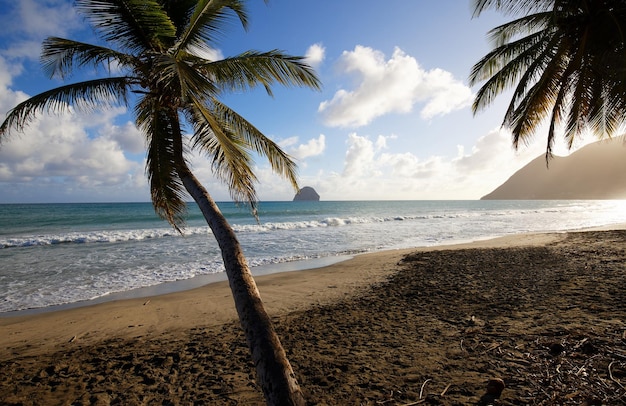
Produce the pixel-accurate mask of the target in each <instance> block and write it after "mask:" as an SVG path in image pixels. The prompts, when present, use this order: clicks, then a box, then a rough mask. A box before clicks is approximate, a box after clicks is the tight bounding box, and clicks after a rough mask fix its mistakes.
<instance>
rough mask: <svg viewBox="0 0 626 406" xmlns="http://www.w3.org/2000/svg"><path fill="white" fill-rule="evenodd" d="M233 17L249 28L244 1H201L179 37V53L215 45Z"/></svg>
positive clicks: (245, 27)
mask: <svg viewBox="0 0 626 406" xmlns="http://www.w3.org/2000/svg"><path fill="white" fill-rule="evenodd" d="M233 17H236V18H238V19H239V21H240V22H241V25H242V26H243V28H244V29H247V28H248V14H247V10H246V7H245V1H244V0H199V1H198V2H197V5H196V6H195V9H194V11H193V14H192V15H191V17H190V19H189V22H188V24H187V26H186V27H185V30H184V31H183V32H182V34H180V35H179V41H178V43H177V49H178V51H188V50H189V49H190V48H191V47H194V46H195V47H203V46H204V45H205V44H207V43H208V44H214V43H216V40H217V39H218V38H219V37H220V36H221V35H223V27H224V25H226V24H227V23H228V22H229V21H230V20H231V19H232V18H233Z"/></svg>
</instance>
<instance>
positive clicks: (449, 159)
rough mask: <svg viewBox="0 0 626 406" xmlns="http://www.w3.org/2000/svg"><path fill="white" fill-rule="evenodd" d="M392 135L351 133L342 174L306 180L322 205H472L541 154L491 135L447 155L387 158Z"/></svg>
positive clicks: (505, 134)
mask: <svg viewBox="0 0 626 406" xmlns="http://www.w3.org/2000/svg"><path fill="white" fill-rule="evenodd" d="M396 142H402V139H401V138H400V137H397V136H395V135H388V136H383V135H379V136H378V137H376V138H370V137H368V136H363V135H359V134H357V133H350V134H348V135H347V137H346V152H345V156H344V162H343V169H342V171H341V172H327V171H322V172H320V173H318V174H316V175H314V176H309V177H306V178H305V180H304V183H306V184H313V185H315V188H316V190H317V191H318V192H319V193H320V194H321V195H322V196H323V198H324V199H325V200H342V199H354V200H359V199H364V200H368V199H381V198H383V199H474V198H480V197H481V196H483V195H485V194H487V193H489V192H490V191H491V190H493V189H494V188H495V187H497V186H499V185H500V184H501V183H502V182H504V181H505V180H506V179H507V178H508V177H509V176H510V175H512V174H513V173H514V172H515V171H516V170H518V169H519V168H521V167H522V166H524V165H525V164H526V163H527V162H529V161H530V160H531V159H533V158H535V157H536V156H538V155H539V154H541V151H539V149H538V148H528V149H524V150H520V151H514V150H513V149H512V148H511V146H510V145H511V141H510V133H509V132H507V131H504V130H493V131H491V132H489V133H488V134H486V135H485V136H483V137H481V138H480V139H479V140H477V142H476V143H475V144H474V145H472V146H470V147H469V148H467V149H466V148H465V147H463V146H459V147H458V148H457V150H453V151H450V154H449V155H433V156H428V157H418V156H417V155H416V154H414V153H412V152H390V148H389V146H393V144H394V143H396Z"/></svg>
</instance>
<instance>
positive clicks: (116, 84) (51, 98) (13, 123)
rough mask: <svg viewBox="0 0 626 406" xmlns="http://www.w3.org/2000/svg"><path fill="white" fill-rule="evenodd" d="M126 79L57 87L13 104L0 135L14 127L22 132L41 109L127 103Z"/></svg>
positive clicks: (86, 109)
mask: <svg viewBox="0 0 626 406" xmlns="http://www.w3.org/2000/svg"><path fill="white" fill-rule="evenodd" d="M128 85H129V78H126V77H119V78H105V79H96V80H90V81H85V82H79V83H73V84H69V85H65V86H60V87H57V88H55V89H51V90H48V91H45V92H43V93H40V94H38V95H36V96H33V97H31V98H30V99H28V100H25V101H23V102H21V103H20V104H18V105H17V106H16V107H14V108H13V109H12V110H11V111H9V113H8V114H7V117H6V118H5V120H4V122H3V123H2V125H1V126H0V140H1V139H2V136H3V135H5V134H6V133H8V132H9V131H10V130H11V129H13V128H15V129H17V130H18V131H22V130H23V129H24V127H26V126H27V125H28V124H29V123H30V122H31V121H32V120H33V119H34V118H35V116H36V115H37V114H39V113H41V112H43V111H50V112H52V113H60V112H62V111H65V110H67V109H68V108H69V106H73V107H75V108H77V109H78V110H81V111H90V110H93V109H94V108H96V107H98V106H102V105H104V106H111V105H118V104H125V103H126V102H127V92H128Z"/></svg>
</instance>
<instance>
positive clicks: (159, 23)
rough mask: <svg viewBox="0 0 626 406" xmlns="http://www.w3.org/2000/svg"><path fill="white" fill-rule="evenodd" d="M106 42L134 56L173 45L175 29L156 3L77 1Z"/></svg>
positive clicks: (146, 0)
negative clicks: (136, 53)
mask: <svg viewBox="0 0 626 406" xmlns="http://www.w3.org/2000/svg"><path fill="white" fill-rule="evenodd" d="M76 7H77V9H78V11H79V12H80V13H82V14H83V15H85V17H86V18H87V20H88V21H89V22H90V23H91V24H92V25H93V27H94V28H95V29H96V30H97V31H99V32H100V33H101V35H102V38H103V39H104V40H105V41H108V42H111V43H115V44H117V45H118V46H120V47H121V48H123V49H129V50H131V51H133V52H142V51H145V50H150V49H151V50H163V49H166V48H169V47H170V46H172V45H173V43H174V40H175V38H176V27H174V24H172V22H171V20H170V19H169V18H168V16H167V14H166V13H165V11H164V10H163V8H162V7H161V5H160V4H159V2H158V1H157V0H76Z"/></svg>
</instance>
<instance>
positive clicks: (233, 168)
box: [187, 100, 257, 212]
mask: <svg viewBox="0 0 626 406" xmlns="http://www.w3.org/2000/svg"><path fill="white" fill-rule="evenodd" d="M187 115H188V118H189V121H191V122H192V123H193V125H194V135H193V147H194V148H198V149H199V150H200V151H202V152H203V153H205V154H206V155H207V156H208V157H209V159H210V160H211V167H212V169H213V173H214V174H215V175H216V176H217V177H218V178H219V179H220V180H221V181H222V182H224V183H225V184H226V185H227V186H228V188H229V190H230V193H231V197H232V198H233V200H235V201H237V202H246V203H249V204H250V205H251V207H252V209H253V212H254V211H255V208H256V202H257V194H256V188H255V186H254V184H255V183H256V181H257V178H256V175H255V174H254V170H253V166H252V165H253V161H252V157H251V156H250V154H249V152H248V148H249V146H248V144H247V142H246V141H245V139H243V138H242V136H241V134H239V133H237V132H236V131H234V130H233V129H232V128H230V126H229V123H227V122H223V121H221V120H220V117H219V115H216V114H215V113H214V111H213V110H211V109H210V108H209V107H207V106H205V105H203V104H202V103H201V102H200V101H198V100H194V101H193V103H192V104H190V105H189V108H188V109H187Z"/></svg>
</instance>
